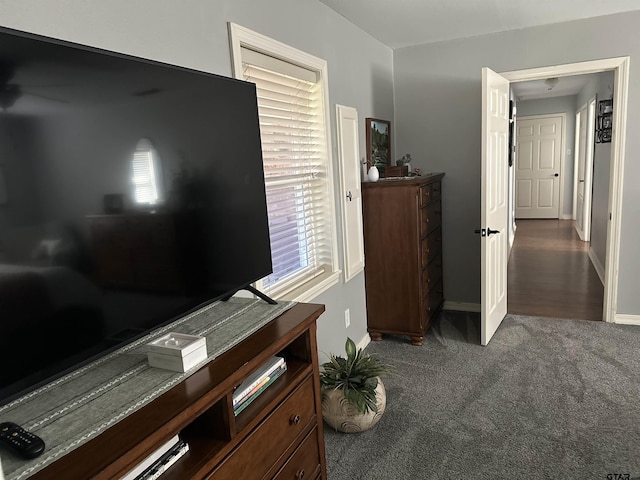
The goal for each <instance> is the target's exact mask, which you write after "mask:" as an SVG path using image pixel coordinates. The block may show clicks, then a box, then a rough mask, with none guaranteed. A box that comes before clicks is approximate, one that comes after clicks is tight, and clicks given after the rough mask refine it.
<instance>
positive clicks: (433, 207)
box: [420, 202, 442, 236]
mask: <svg viewBox="0 0 640 480" xmlns="http://www.w3.org/2000/svg"><path fill="white" fill-rule="evenodd" d="M420 220H421V221H420V235H421V236H422V235H424V234H425V233H430V232H432V231H433V230H435V229H436V228H438V227H439V226H440V224H441V223H442V210H441V208H440V202H431V203H430V204H429V205H427V206H426V207H424V208H422V209H421V210H420Z"/></svg>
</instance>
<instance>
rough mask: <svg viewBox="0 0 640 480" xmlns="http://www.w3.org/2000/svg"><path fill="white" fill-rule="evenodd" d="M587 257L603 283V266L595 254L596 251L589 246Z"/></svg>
mask: <svg viewBox="0 0 640 480" xmlns="http://www.w3.org/2000/svg"><path fill="white" fill-rule="evenodd" d="M589 259H590V260H591V263H592V264H593V268H595V269H596V273H597V274H598V277H600V281H601V282H602V285H604V267H603V266H602V263H600V259H599V258H598V256H597V255H596V252H595V251H594V250H593V248H591V247H589Z"/></svg>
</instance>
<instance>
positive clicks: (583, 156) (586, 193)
mask: <svg viewBox="0 0 640 480" xmlns="http://www.w3.org/2000/svg"><path fill="white" fill-rule="evenodd" d="M595 103H596V100H595V98H592V99H591V100H590V101H589V104H588V106H585V107H584V108H582V109H581V110H580V111H579V112H578V117H579V119H580V126H579V129H578V133H577V136H578V141H577V143H576V145H577V147H578V151H577V152H576V159H577V162H578V163H577V165H578V183H577V187H576V224H575V225H576V231H577V232H578V236H579V237H580V239H581V240H582V241H584V242H588V241H590V240H591V190H592V185H593V142H594V135H593V131H594V128H595Z"/></svg>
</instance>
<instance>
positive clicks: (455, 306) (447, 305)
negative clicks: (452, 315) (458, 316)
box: [442, 300, 480, 312]
mask: <svg viewBox="0 0 640 480" xmlns="http://www.w3.org/2000/svg"><path fill="white" fill-rule="evenodd" d="M442 309H443V310H455V311H457V312H479V311H480V304H479V303H467V302H450V301H448V300H445V302H444V305H443V306H442Z"/></svg>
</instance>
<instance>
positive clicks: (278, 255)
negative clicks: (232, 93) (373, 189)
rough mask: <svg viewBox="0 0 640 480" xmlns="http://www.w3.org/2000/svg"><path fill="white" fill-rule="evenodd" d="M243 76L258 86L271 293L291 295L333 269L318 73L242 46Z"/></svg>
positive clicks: (267, 286)
mask: <svg viewBox="0 0 640 480" xmlns="http://www.w3.org/2000/svg"><path fill="white" fill-rule="evenodd" d="M242 68H243V76H244V79H245V80H247V81H250V82H253V83H255V84H256V88H257V98H258V113H259V118H260V133H261V138H262V152H263V161H264V172H265V184H266V192H267V209H268V215H269V231H270V236H271V256H272V262H273V274H271V275H270V276H269V277H267V278H266V279H263V281H262V285H261V287H262V289H264V290H265V292H267V293H270V294H274V293H279V294H282V293H286V291H288V290H291V289H293V288H296V287H298V286H300V284H302V283H304V282H306V281H308V280H310V279H312V278H314V277H316V276H318V275H321V274H323V273H325V272H327V271H331V265H332V261H333V259H332V245H331V238H332V236H331V234H332V232H331V225H332V222H331V221H329V218H328V216H330V215H332V212H331V211H330V210H329V208H328V205H330V202H328V201H327V181H328V178H327V161H328V160H327V152H326V138H325V127H324V126H325V119H324V111H323V103H322V92H321V83H320V82H318V81H317V73H316V72H314V71H310V70H308V69H305V68H302V67H300V66H298V65H295V64H292V63H289V62H285V61H283V60H280V59H276V58H274V57H271V56H268V55H265V54H262V53H258V52H256V51H254V50H251V49H248V48H245V47H243V48H242Z"/></svg>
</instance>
